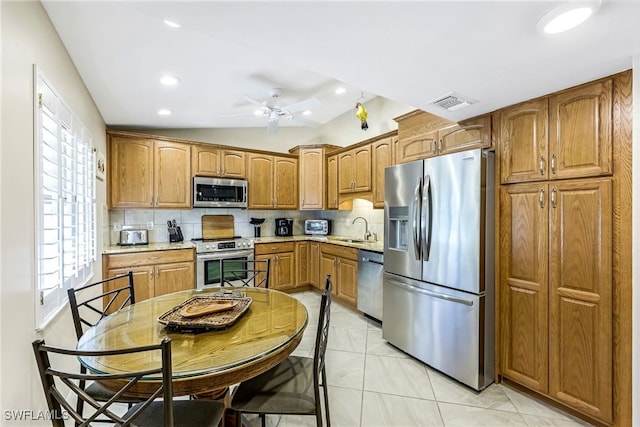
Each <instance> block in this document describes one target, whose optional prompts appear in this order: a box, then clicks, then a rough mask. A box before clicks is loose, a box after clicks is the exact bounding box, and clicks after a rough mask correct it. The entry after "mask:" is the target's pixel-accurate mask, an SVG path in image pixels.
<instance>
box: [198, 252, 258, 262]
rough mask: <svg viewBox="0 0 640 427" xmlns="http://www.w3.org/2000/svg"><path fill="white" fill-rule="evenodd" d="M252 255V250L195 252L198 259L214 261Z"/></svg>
mask: <svg viewBox="0 0 640 427" xmlns="http://www.w3.org/2000/svg"><path fill="white" fill-rule="evenodd" d="M241 257H253V251H237V252H235V251H234V252H216V253H214V254H212V253H206V254H196V258H197V260H198V261H216V260H220V259H230V258H241Z"/></svg>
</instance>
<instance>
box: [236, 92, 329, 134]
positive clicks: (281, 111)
mask: <svg viewBox="0 0 640 427" xmlns="http://www.w3.org/2000/svg"><path fill="white" fill-rule="evenodd" d="M281 94H282V89H281V88H279V87H276V88H273V89H271V90H270V91H269V95H270V97H269V98H268V99H266V100H264V101H258V100H256V99H253V98H251V97H250V96H247V95H245V98H247V99H248V100H249V101H251V102H252V103H253V104H256V105H258V108H257V109H256V110H255V111H254V114H255V115H256V116H263V117H267V118H268V126H267V130H268V131H269V132H274V131H275V130H276V129H278V122H279V121H280V119H281V118H285V119H287V120H295V121H297V122H300V123H302V124H305V125H307V126H318V124H317V123H315V122H313V121H311V120H306V119H304V118H301V117H297V116H294V114H295V113H298V112H301V111H306V110H312V109H314V108H317V107H319V106H320V105H321V103H320V101H318V100H317V99H316V98H308V99H305V100H303V101H300V102H295V103H293V104H286V103H284V102H283V101H282V100H280V95H281Z"/></svg>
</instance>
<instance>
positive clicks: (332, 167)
mask: <svg viewBox="0 0 640 427" xmlns="http://www.w3.org/2000/svg"><path fill="white" fill-rule="evenodd" d="M327 209H338V155H337V154H336V155H333V156H328V157H327Z"/></svg>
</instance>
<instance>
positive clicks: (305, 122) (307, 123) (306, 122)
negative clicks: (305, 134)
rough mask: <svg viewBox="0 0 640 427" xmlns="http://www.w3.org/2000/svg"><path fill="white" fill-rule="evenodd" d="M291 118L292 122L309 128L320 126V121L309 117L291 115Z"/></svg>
mask: <svg viewBox="0 0 640 427" xmlns="http://www.w3.org/2000/svg"><path fill="white" fill-rule="evenodd" d="M291 120H293V121H294V122H297V123H300V124H302V125H305V126H308V127H311V128H319V127H321V126H322V125H321V124H320V123H318V122H314V121H313V120H309V119H306V118H304V117H297V116H292V117H291Z"/></svg>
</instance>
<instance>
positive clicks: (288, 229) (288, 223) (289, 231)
mask: <svg viewBox="0 0 640 427" xmlns="http://www.w3.org/2000/svg"><path fill="white" fill-rule="evenodd" d="M291 235H293V219H292V218H276V236H291Z"/></svg>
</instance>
